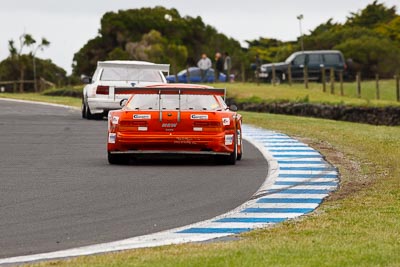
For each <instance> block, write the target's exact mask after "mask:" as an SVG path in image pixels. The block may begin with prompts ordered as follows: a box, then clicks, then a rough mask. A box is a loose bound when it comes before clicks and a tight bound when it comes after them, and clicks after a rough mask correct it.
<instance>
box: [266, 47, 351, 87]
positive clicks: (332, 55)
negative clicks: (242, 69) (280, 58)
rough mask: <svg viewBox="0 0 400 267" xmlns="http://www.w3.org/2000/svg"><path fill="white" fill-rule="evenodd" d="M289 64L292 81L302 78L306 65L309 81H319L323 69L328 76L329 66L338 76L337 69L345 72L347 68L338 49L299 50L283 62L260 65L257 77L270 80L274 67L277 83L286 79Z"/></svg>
mask: <svg viewBox="0 0 400 267" xmlns="http://www.w3.org/2000/svg"><path fill="white" fill-rule="evenodd" d="M289 66H290V69H291V75H292V80H294V81H295V80H303V79H304V68H305V67H306V66H307V69H308V79H309V80H310V81H313V80H314V81H321V80H322V70H323V69H324V70H325V72H326V77H329V71H330V69H331V68H333V69H334V70H335V76H336V77H338V75H339V71H343V72H345V71H346V69H347V66H346V63H345V60H344V56H343V54H342V52H340V51H338V50H315V51H299V52H295V53H293V54H291V55H290V56H289V57H288V58H287V59H286V60H285V62H280V63H271V64H263V65H261V72H260V74H259V77H260V79H263V80H265V81H267V82H271V81H272V68H273V67H274V68H275V83H279V82H281V81H283V80H287V79H288V69H289ZM344 75H345V73H344Z"/></svg>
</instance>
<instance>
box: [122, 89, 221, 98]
mask: <svg viewBox="0 0 400 267" xmlns="http://www.w3.org/2000/svg"><path fill="white" fill-rule="evenodd" d="M115 93H116V94H132V95H134V94H141V95H155V94H157V95H158V94H164V95H218V96H223V97H224V100H225V98H226V89H217V88H181V87H164V88H162V87H161V88H149V87H116V88H115Z"/></svg>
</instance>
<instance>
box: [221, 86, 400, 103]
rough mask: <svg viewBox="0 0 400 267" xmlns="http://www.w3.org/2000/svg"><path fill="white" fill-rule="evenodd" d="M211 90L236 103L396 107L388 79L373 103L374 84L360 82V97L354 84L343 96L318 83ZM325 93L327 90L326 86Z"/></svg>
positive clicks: (230, 87) (348, 87)
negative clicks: (361, 85)
mask: <svg viewBox="0 0 400 267" xmlns="http://www.w3.org/2000/svg"><path fill="white" fill-rule="evenodd" d="M214 86H215V87H222V88H225V87H226V88H227V92H228V96H229V97H235V98H236V99H238V100H239V101H249V100H250V101H252V102H254V101H256V102H262V101H265V102H307V103H324V104H331V105H338V104H341V105H349V106H399V105H400V102H396V91H395V82H394V81H392V80H385V81H381V83H380V88H381V91H380V95H381V98H380V99H381V100H375V82H374V81H366V82H364V83H363V90H362V98H358V97H357V93H356V84H355V83H345V84H344V96H340V91H339V89H338V87H339V85H338V84H336V91H335V94H330V93H329V92H326V93H324V92H322V85H321V84H320V83H310V84H309V89H305V88H304V85H303V84H299V83H294V84H293V85H292V86H289V85H288V84H280V85H276V86H272V85H271V84H267V83H261V84H260V85H257V84H254V83H229V84H224V83H219V84H214ZM327 90H328V91H329V90H330V88H329V86H328V85H327Z"/></svg>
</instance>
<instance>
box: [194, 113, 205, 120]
mask: <svg viewBox="0 0 400 267" xmlns="http://www.w3.org/2000/svg"><path fill="white" fill-rule="evenodd" d="M190 118H191V119H192V120H208V115H207V114H191V115H190Z"/></svg>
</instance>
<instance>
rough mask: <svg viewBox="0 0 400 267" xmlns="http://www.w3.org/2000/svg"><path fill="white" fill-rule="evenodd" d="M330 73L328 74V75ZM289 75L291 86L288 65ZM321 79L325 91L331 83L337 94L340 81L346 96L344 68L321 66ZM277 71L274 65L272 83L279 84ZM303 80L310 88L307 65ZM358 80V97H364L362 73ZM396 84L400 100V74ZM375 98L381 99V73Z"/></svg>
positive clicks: (396, 76) (357, 75)
mask: <svg viewBox="0 0 400 267" xmlns="http://www.w3.org/2000/svg"><path fill="white" fill-rule="evenodd" d="M327 74H328V75H327ZM286 75H287V77H285V78H286V80H287V82H288V84H289V86H292V83H293V77H292V69H291V66H290V65H289V66H288V69H287V71H286ZM319 75H320V76H319V81H320V82H321V87H322V88H321V89H322V91H323V92H327V91H328V90H327V85H329V88H330V90H329V91H330V93H331V94H335V90H336V88H337V87H336V83H339V90H340V95H341V96H344V95H345V93H344V72H343V71H342V70H339V71H335V69H334V68H329V69H325V68H324V67H322V68H321V71H320V74H319ZM277 76H278V75H277V72H276V69H275V66H274V65H272V69H271V79H270V80H271V83H272V85H274V86H275V85H277V83H278V82H277V81H279V79H277ZM301 80H302V81H303V83H304V88H306V89H308V88H309V81H310V79H309V71H308V69H307V66H305V67H304V68H303V75H302V78H301ZM355 80H356V91H357V97H358V98H361V97H362V92H363V87H362V76H361V73H360V72H358V73H357V74H356V77H355ZM394 80H395V84H394V86H393V88H394V90H395V95H396V101H397V102H400V75H395V76H394ZM375 98H376V99H377V100H380V99H381V87H380V79H379V75H378V74H376V75H375Z"/></svg>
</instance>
